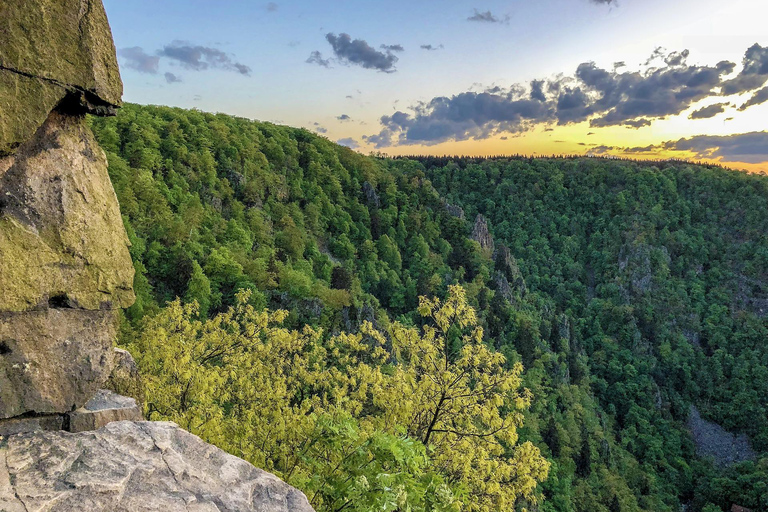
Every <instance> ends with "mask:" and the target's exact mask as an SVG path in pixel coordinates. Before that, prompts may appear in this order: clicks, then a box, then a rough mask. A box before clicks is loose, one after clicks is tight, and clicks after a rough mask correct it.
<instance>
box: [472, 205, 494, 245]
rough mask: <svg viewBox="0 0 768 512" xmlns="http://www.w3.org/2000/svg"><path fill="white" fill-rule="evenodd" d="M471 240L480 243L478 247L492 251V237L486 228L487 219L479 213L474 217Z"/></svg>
mask: <svg viewBox="0 0 768 512" xmlns="http://www.w3.org/2000/svg"><path fill="white" fill-rule="evenodd" d="M470 238H471V239H472V240H474V241H475V242H477V243H479V244H480V247H482V248H483V249H485V250H486V251H489V252H491V253H493V249H494V246H493V237H492V236H491V232H490V230H489V229H488V221H487V220H486V218H485V217H483V216H482V215H481V214H479V213H478V214H477V217H476V218H475V226H474V227H473V228H472V235H471V236H470Z"/></svg>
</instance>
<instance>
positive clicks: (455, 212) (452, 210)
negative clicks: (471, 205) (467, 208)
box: [445, 203, 464, 219]
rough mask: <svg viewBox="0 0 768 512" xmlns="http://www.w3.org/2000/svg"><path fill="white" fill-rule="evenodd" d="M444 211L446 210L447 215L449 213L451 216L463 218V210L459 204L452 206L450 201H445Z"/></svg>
mask: <svg viewBox="0 0 768 512" xmlns="http://www.w3.org/2000/svg"><path fill="white" fill-rule="evenodd" d="M445 211H447V212H448V215H451V216H453V217H456V218H459V219H463V218H464V210H463V209H462V208H461V207H460V206H454V205H452V204H450V203H445Z"/></svg>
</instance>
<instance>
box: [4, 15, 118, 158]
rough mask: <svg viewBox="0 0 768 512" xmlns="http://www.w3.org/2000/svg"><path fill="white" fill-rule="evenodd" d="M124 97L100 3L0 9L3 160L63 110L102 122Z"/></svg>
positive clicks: (105, 18)
mask: <svg viewBox="0 0 768 512" xmlns="http://www.w3.org/2000/svg"><path fill="white" fill-rule="evenodd" d="M122 92H123V85H122V82H121V81H120V73H119V70H118V67H117V58H116V56H115V47H114V44H113V42H112V33H111V31H110V29H109V23H107V15H106V13H105V12H104V7H103V6H102V4H101V0H25V1H20V0H5V1H3V2H2V3H0V156H2V155H3V154H8V153H11V152H13V150H14V149H15V148H16V147H17V146H19V145H20V144H21V143H23V142H24V141H26V140H28V139H29V138H30V137H31V136H32V134H34V133H35V132H36V131H37V129H38V128H39V127H40V125H42V124H43V122H44V121H45V119H46V118H47V117H48V114H49V113H50V112H51V111H52V110H54V108H56V107H57V106H59V105H62V106H63V107H66V108H67V109H70V110H71V109H75V110H79V111H87V112H91V113H95V114H101V115H103V114H107V113H110V112H112V111H113V109H114V107H115V106H119V105H120V98H121V96H122Z"/></svg>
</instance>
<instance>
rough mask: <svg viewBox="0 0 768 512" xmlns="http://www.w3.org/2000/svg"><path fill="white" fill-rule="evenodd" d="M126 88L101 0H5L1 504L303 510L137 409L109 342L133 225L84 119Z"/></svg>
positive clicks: (121, 299)
mask: <svg viewBox="0 0 768 512" xmlns="http://www.w3.org/2000/svg"><path fill="white" fill-rule="evenodd" d="M121 95H122V83H121V81H120V75H119V71H118V68H117V59H116V56H115V48H114V45H113V43H112V36H111V32H110V29H109V24H108V23H107V18H106V14H105V12H104V7H103V5H102V3H101V0H3V1H2V2H0V290H2V293H0V511H4V512H30V511H32V510H36V511H37V510H46V511H49V512H54V511H62V512H63V511H72V510H78V511H83V512H97V511H106V510H109V511H114V512H119V511H125V512H128V511H130V512H136V511H142V510H145V511H150V510H151V511H156V510H163V511H165V512H173V511H196V512H209V511H210V512H213V511H218V512H223V511H233V512H234V511H256V510H258V511H260V512H288V511H295V512H311V511H312V508H311V507H310V505H309V502H308V501H307V498H306V497H305V496H304V494H302V493H301V492H300V491H297V490H296V489H294V488H292V487H290V486H289V485H287V484H285V483H283V482H282V481H280V480H279V479H278V478H277V477H275V476H273V475H271V474H269V473H265V472H264V471H261V470H259V469H256V468H255V467H253V466H251V465H250V464H248V463H247V462H245V461H243V460H241V459H238V458H236V457H233V456H231V455H227V454H226V453H224V452H223V451H221V450H219V449H218V448H215V447H214V446H211V445H209V444H206V443H204V442H203V441H202V440H200V439H199V438H197V437H196V436H193V435H192V434H189V433H187V432H185V431H183V430H181V429H180V428H178V427H177V426H176V425H174V424H172V423H153V422H144V421H141V420H142V412H141V402H142V400H143V394H144V391H143V388H142V385H141V379H140V377H139V375H138V369H137V367H136V364H135V362H134V361H133V358H131V356H130V354H128V353H127V352H125V351H116V350H115V349H114V342H115V338H116V333H117V320H118V310H119V309H120V308H125V307H128V306H130V305H131V304H132V303H133V301H134V294H133V288H132V287H133V273H134V271H133V264H132V262H131V258H130V254H129V252H128V237H127V235H126V233H125V228H124V226H123V222H122V217H121V215H120V209H119V206H118V203H117V197H116V195H115V192H114V190H113V188H112V184H111V182H110V180H109V175H108V173H107V159H106V156H105V155H104V152H103V151H102V150H101V149H100V148H99V146H98V144H97V143H96V140H95V139H94V137H93V134H92V133H91V131H90V129H89V128H88V125H87V123H86V119H85V115H86V114H89V113H90V114H95V115H109V114H112V113H113V112H114V109H115V108H116V107H118V106H119V105H120V97H121ZM374 193H375V191H374ZM104 386H107V387H110V388H112V389H113V390H114V391H116V392H117V393H125V394H127V395H129V396H127V397H126V396H121V395H120V394H117V393H115V392H113V391H110V390H107V389H102V388H103V387H104ZM131 396H134V397H135V399H134V398H132V397H131ZM125 420H128V421H125ZM64 430H69V431H70V432H65V431H64Z"/></svg>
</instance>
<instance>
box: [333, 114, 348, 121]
mask: <svg viewBox="0 0 768 512" xmlns="http://www.w3.org/2000/svg"><path fill="white" fill-rule="evenodd" d="M336 119H338V120H339V121H350V120H352V118H351V117H349V116H348V115H347V114H341V115H340V116H338V117H337V118H336Z"/></svg>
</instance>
